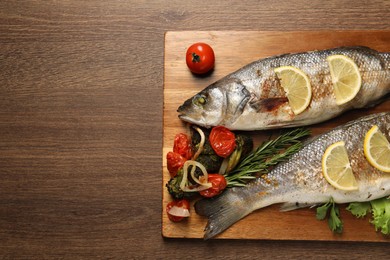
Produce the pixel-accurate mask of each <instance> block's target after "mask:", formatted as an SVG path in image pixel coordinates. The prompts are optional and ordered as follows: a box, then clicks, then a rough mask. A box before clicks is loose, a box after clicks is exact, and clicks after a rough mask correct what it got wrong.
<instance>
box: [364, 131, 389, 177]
mask: <svg viewBox="0 0 390 260" xmlns="http://www.w3.org/2000/svg"><path fill="white" fill-rule="evenodd" d="M364 155H365V156H366V158H367V161H368V162H369V163H370V164H371V165H372V166H373V167H375V168H377V169H378V170H380V171H383V172H390V144H389V141H388V140H387V139H386V136H385V135H384V134H383V133H382V132H381V131H380V130H379V128H378V126H377V125H374V126H373V127H371V129H370V130H369V131H368V132H367V133H366V136H365V138H364Z"/></svg>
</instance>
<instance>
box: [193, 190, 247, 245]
mask: <svg viewBox="0 0 390 260" xmlns="http://www.w3.org/2000/svg"><path fill="white" fill-rule="evenodd" d="M246 203H248V201H246ZM195 211H196V213H197V214H199V215H201V216H206V217H208V222H207V225H206V228H205V234H204V239H205V240H207V239H210V238H212V237H214V236H216V235H218V234H219V233H221V232H222V231H224V230H226V229H227V228H229V227H230V226H231V225H233V224H234V223H236V222H237V221H239V220H240V219H242V218H243V217H245V216H246V215H248V214H249V213H251V210H250V207H248V204H246V206H245V207H244V198H243V197H242V196H238V195H237V194H236V193H234V192H225V193H223V194H221V195H220V196H218V197H216V198H212V199H202V200H199V201H197V202H196V203H195Z"/></svg>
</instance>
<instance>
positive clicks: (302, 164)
mask: <svg viewBox="0 0 390 260" xmlns="http://www.w3.org/2000/svg"><path fill="white" fill-rule="evenodd" d="M373 125H377V126H378V127H379V129H380V130H381V131H382V132H383V133H384V134H385V136H386V137H387V138H389V137H390V112H385V113H380V114H375V115H369V116H366V117H362V118H360V119H357V120H355V121H352V122H350V123H347V124H345V125H342V126H339V127H337V128H335V129H333V130H331V131H329V132H327V133H324V134H322V135H319V136H317V137H314V138H313V139H311V140H308V141H307V142H306V143H305V144H304V146H303V148H302V149H301V150H300V151H299V152H297V153H296V154H294V155H293V156H292V158H291V159H290V160H288V161H287V162H285V163H281V164H279V165H277V166H276V167H275V168H274V169H273V170H272V171H271V172H270V173H268V174H267V175H266V176H265V177H261V178H259V179H257V180H255V181H253V182H251V183H249V184H248V185H247V186H246V187H239V188H238V187H237V188H232V189H230V190H227V191H225V192H224V193H223V194H222V195H221V196H219V197H216V198H215V199H209V200H206V199H203V200H200V201H198V202H196V204H195V210H196V212H197V213H198V214H200V215H203V216H207V217H208V224H207V227H206V229H205V231H206V232H205V235H204V238H205V239H209V238H212V237H214V236H216V235H217V234H219V233H221V232H222V231H224V230H226V229H227V228H228V227H230V226H231V225H233V224H234V223H235V222H237V221H239V220H240V219H242V218H244V217H245V216H247V215H248V214H250V213H251V212H253V211H255V210H258V209H261V208H264V207H267V206H269V205H272V204H281V210H282V211H287V210H294V209H297V208H301V207H309V206H313V205H318V204H320V203H326V202H328V201H329V199H330V198H333V199H334V201H335V202H336V203H348V202H357V201H369V200H373V199H376V198H381V197H385V196H389V195H390V173H384V172H381V171H379V170H377V169H375V168H374V167H372V166H371V165H370V164H369V162H368V161H367V160H366V159H365V156H364V151H363V140H364V136H365V134H366V132H367V131H369V129H370V128H371V127H372V126H373ZM338 141H344V142H345V146H346V149H347V151H348V155H349V159H350V162H351V168H352V170H353V172H354V175H355V178H356V179H357V181H358V184H359V188H358V190H356V191H343V190H339V189H336V188H334V187H333V186H331V185H330V184H329V183H328V182H327V181H326V179H325V178H324V177H323V175H322V166H321V161H322V155H323V154H324V152H325V149H326V148H327V147H328V146H329V145H331V144H333V143H335V142H338Z"/></svg>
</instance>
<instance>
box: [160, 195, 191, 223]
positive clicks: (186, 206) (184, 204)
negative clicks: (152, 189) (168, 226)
mask: <svg viewBox="0 0 390 260" xmlns="http://www.w3.org/2000/svg"><path fill="white" fill-rule="evenodd" d="M173 206H176V207H179V208H184V209H188V210H189V209H190V203H189V202H188V200H186V199H182V200H174V201H171V202H169V203H168V204H167V207H166V212H167V215H168V218H169V219H170V220H171V221H173V222H179V221H182V220H183V219H184V217H179V216H173V215H171V214H169V210H170V209H171V208H172V207H173Z"/></svg>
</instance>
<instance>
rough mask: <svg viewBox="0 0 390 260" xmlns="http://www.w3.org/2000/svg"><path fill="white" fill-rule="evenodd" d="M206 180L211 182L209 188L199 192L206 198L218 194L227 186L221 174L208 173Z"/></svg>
mask: <svg viewBox="0 0 390 260" xmlns="http://www.w3.org/2000/svg"><path fill="white" fill-rule="evenodd" d="M208 182H211V185H212V186H211V188H208V189H207V190H202V191H200V192H199V193H200V195H202V196H203V197H207V198H211V197H214V196H216V195H218V194H220V193H221V192H222V191H223V190H224V189H225V188H226V186H227V182H226V179H225V177H223V175H221V174H209V180H208Z"/></svg>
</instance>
